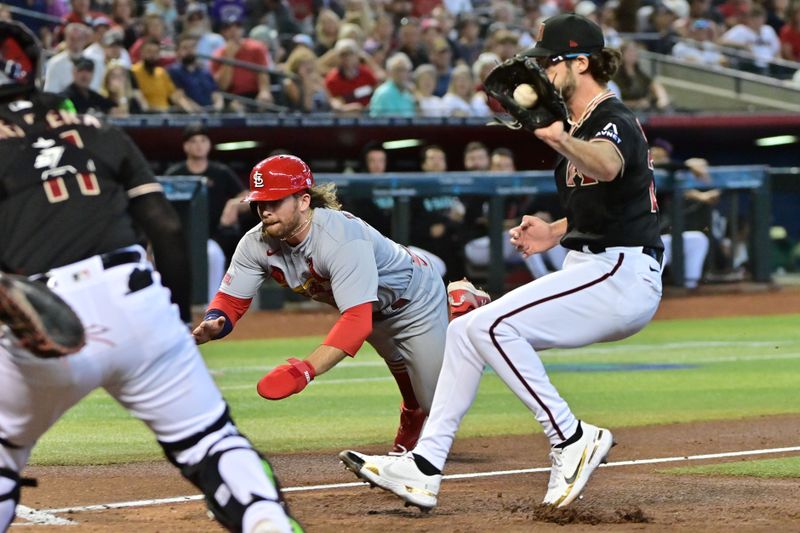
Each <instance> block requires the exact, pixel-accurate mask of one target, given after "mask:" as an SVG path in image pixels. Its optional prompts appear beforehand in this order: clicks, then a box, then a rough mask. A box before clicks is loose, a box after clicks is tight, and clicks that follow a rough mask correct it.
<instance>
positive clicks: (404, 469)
mask: <svg viewBox="0 0 800 533" xmlns="http://www.w3.org/2000/svg"><path fill="white" fill-rule="evenodd" d="M339 459H341V461H342V462H343V463H344V465H345V466H346V467H347V469H348V470H350V471H352V472H353V473H354V474H355V475H357V476H358V477H360V478H361V479H363V480H364V481H366V482H368V483H369V484H370V485H377V486H378V487H380V488H382V489H384V490H387V491H389V492H391V493H393V494H395V495H396V496H399V497H400V499H402V500H403V501H405V502H406V505H415V506H417V507H419V508H420V510H422V511H430V510H431V509H433V508H434V507H436V495H437V494H439V485H441V483H442V476H441V474H437V475H434V476H426V475H425V474H423V473H422V472H420V471H419V468H417V464H416V463H415V462H414V457H413V456H412V455H411V453H405V454H403V455H364V454H362V453H358V452H354V451H351V450H345V451H343V452H341V453H340V454H339Z"/></svg>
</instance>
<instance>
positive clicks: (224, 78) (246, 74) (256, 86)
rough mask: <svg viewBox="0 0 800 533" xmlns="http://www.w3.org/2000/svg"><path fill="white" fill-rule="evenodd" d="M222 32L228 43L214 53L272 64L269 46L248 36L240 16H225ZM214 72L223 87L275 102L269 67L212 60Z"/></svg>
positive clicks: (240, 59) (257, 98) (249, 96)
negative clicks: (253, 68)
mask: <svg viewBox="0 0 800 533" xmlns="http://www.w3.org/2000/svg"><path fill="white" fill-rule="evenodd" d="M220 32H221V33H222V36H223V37H224V38H225V46H224V47H222V48H219V49H217V51H215V52H214V57H217V58H221V59H235V60H236V61H243V62H246V63H252V64H253V65H254V66H256V67H261V68H264V69H266V68H270V67H271V66H272V60H271V59H270V56H269V51H268V50H267V48H266V47H265V46H264V45H263V44H262V43H261V42H259V41H256V40H254V39H249V38H245V37H244V33H243V29H242V21H241V20H240V19H238V18H230V19H226V20H224V21H223V22H222V23H221V25H220ZM211 73H212V75H213V76H214V80H215V81H216V82H217V85H218V86H219V88H220V89H221V90H222V91H225V92H229V93H233V94H235V95H237V96H243V97H245V98H250V99H254V100H256V101H257V102H260V103H266V104H271V103H272V102H273V97H272V92H271V90H270V77H269V74H268V73H267V72H266V71H255V70H251V69H246V68H243V67H238V66H237V67H234V66H233V65H230V64H227V63H222V62H219V61H214V62H212V63H211Z"/></svg>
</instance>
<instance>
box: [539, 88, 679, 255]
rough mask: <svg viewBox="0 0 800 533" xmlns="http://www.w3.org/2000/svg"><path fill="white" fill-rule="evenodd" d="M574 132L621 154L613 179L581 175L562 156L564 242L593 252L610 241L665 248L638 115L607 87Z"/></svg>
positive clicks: (560, 185)
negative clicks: (618, 169) (617, 169)
mask: <svg viewBox="0 0 800 533" xmlns="http://www.w3.org/2000/svg"><path fill="white" fill-rule="evenodd" d="M571 134H572V136H573V137H576V138H578V139H582V140H585V141H598V142H609V143H611V144H612V145H613V146H614V147H615V148H616V149H617V151H618V152H619V155H620V157H621V158H622V171H621V172H620V175H619V176H617V177H616V178H615V179H614V180H613V181H610V182H602V181H599V180H597V179H595V178H592V177H591V176H584V175H582V174H581V173H580V172H578V170H577V169H576V168H575V165H573V164H572V163H571V162H570V161H569V160H567V159H566V158H564V157H560V158H559V160H558V164H557V166H556V171H555V177H556V185H557V186H558V194H559V197H560V200H561V204H562V205H563V206H564V210H565V213H566V216H567V222H568V224H567V232H566V234H565V235H564V237H563V238H562V239H561V244H562V245H563V246H564V247H565V248H571V249H573V250H580V249H581V248H582V247H583V246H584V245H588V246H590V250H591V251H593V252H598V251H601V250H602V249H604V248H609V247H612V246H649V247H653V248H659V249H663V248H664V245H663V244H662V242H661V237H660V236H659V227H658V203H657V201H656V191H655V181H654V177H653V164H652V161H651V159H650V152H649V147H648V144H647V139H646V138H645V135H644V132H643V131H642V128H641V126H640V125H639V121H638V120H637V119H636V117H635V116H634V114H633V113H632V112H631V111H630V110H629V109H628V108H627V107H625V105H623V104H622V102H620V101H619V100H618V99H617V98H616V97H614V95H613V94H612V93H611V92H605V93H602V94H601V95H599V96H598V97H597V98H596V99H595V100H593V101H592V102H591V103H590V104H589V106H588V107H587V109H586V111H585V113H584V116H583V117H582V119H581V121H580V122H579V123H578V124H576V125H575V126H573V129H572V131H571Z"/></svg>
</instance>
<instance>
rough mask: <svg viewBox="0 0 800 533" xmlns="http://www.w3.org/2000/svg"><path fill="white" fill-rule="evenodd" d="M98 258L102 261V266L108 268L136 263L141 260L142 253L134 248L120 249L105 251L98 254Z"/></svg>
mask: <svg viewBox="0 0 800 533" xmlns="http://www.w3.org/2000/svg"><path fill="white" fill-rule="evenodd" d="M100 260H101V261H102V262H103V268H104V269H105V270H108V269H109V268H113V267H115V266H120V265H126V264H128V263H138V262H139V261H141V260H142V254H141V253H140V252H137V251H136V250H122V251H117V252H108V253H105V254H103V255H101V256H100Z"/></svg>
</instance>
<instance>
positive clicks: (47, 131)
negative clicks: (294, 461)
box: [0, 21, 302, 533]
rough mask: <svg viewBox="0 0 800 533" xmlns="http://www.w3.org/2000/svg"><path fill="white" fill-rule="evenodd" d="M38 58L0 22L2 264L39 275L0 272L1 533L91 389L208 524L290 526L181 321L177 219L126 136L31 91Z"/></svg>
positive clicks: (16, 28)
mask: <svg viewBox="0 0 800 533" xmlns="http://www.w3.org/2000/svg"><path fill="white" fill-rule="evenodd" d="M41 51H42V45H41V43H40V42H39V41H38V39H37V38H36V36H35V35H34V34H33V33H32V32H31V31H30V30H29V29H28V28H27V27H25V26H24V25H22V24H20V23H19V22H15V21H0V124H2V128H0V227H2V228H3V236H2V238H0V265H2V270H3V271H6V272H14V273H16V274H21V275H25V276H32V277H34V279H37V280H38V279H41V280H45V279H46V280H47V283H46V286H45V285H43V284H42V283H41V282H30V281H28V280H27V279H24V278H19V277H15V276H12V275H2V277H0V321H1V322H2V323H0V335H1V336H0V531H5V530H6V529H7V528H8V527H9V525H10V524H11V522H12V521H13V520H14V516H15V509H16V506H17V504H18V503H19V501H20V498H21V497H22V496H23V495H22V492H21V487H22V486H24V485H25V484H26V483H25V479H24V478H22V473H23V471H24V469H25V466H26V465H27V462H28V459H29V458H30V455H31V452H32V450H33V448H34V446H35V445H36V443H37V442H38V440H39V439H40V437H41V436H42V435H43V434H44V433H45V432H46V431H47V430H48V429H49V428H50V426H51V425H52V424H54V423H55V422H56V421H57V420H58V419H59V418H60V417H61V416H62V415H63V414H64V413H66V412H67V411H68V410H69V409H71V408H72V407H73V406H74V405H75V404H76V403H78V402H79V401H80V400H81V399H82V398H84V397H85V396H87V395H88V394H90V393H91V392H92V391H93V390H95V389H97V388H101V387H102V388H103V389H105V391H106V392H108V394H109V395H111V396H112V397H113V398H114V399H115V400H117V402H118V403H119V404H120V405H122V406H123V407H125V408H126V409H127V410H128V412H130V413H131V414H132V415H133V416H135V417H137V418H138V419H140V420H141V421H142V422H144V423H145V424H146V425H147V427H148V428H149V429H150V430H151V431H152V433H153V434H154V436H155V437H156V439H157V440H158V443H159V444H160V445H161V448H162V450H163V451H164V454H165V456H166V457H167V459H168V460H169V461H170V462H171V463H172V464H173V465H174V466H175V467H176V468H177V469H178V470H179V471H180V473H181V474H182V475H183V476H184V477H185V478H186V479H187V480H189V481H190V482H191V483H192V484H193V485H194V486H195V487H197V489H199V490H200V491H202V493H203V495H204V496H205V499H206V505H207V507H208V509H209V512H210V513H211V514H212V515H213V516H214V518H216V519H217V521H218V522H219V523H220V525H222V526H223V527H225V528H227V529H228V530H229V531H235V532H240V531H241V532H245V533H265V532H270V533H274V532H280V533H295V532H297V531H301V529H302V528H301V527H300V526H299V525H298V524H297V522H296V521H294V519H292V518H291V517H290V516H289V514H288V510H287V507H286V502H285V501H284V500H283V497H282V495H281V492H280V487H279V486H278V483H277V480H276V479H275V476H274V473H273V471H272V468H271V466H270V465H269V462H268V461H267V459H266V458H264V457H263V456H262V455H261V454H260V453H259V452H258V451H257V450H256V449H255V448H254V447H253V445H252V444H251V443H250V441H249V440H248V439H247V438H246V437H245V436H244V435H242V434H241V433H240V432H239V430H238V428H237V426H236V424H235V423H234V421H233V419H232V418H231V415H230V411H229V409H228V406H227V404H226V402H225V400H224V399H223V398H222V395H221V394H220V391H219V389H218V388H217V386H216V385H215V383H214V381H213V379H212V378H211V376H210V374H209V373H208V369H207V368H206V366H205V364H204V363H203V359H202V357H201V355H200V352H199V351H198V350H197V347H196V346H195V344H194V341H193V339H192V337H191V335H190V334H189V331H188V330H187V329H186V326H185V323H184V321H183V320H181V315H183V319H184V320H187V321H188V320H190V319H191V313H190V307H189V295H190V279H189V276H187V274H186V273H187V272H188V271H189V270H190V268H189V256H188V250H187V249H186V245H185V242H186V241H185V239H184V235H183V231H182V229H181V224H180V218H179V217H178V214H177V213H176V212H175V210H174V209H173V208H172V206H171V205H170V203H169V201H168V200H167V198H166V196H165V195H164V191H163V188H162V187H161V185H160V184H159V183H158V182H157V181H156V179H155V176H153V174H152V172H151V171H150V168H149V165H148V164H147V161H146V160H145V158H144V156H143V155H142V153H141V152H140V151H139V149H138V148H136V146H135V145H134V144H133V142H132V141H131V140H130V138H129V137H128V136H127V135H125V133H124V132H123V131H122V130H120V129H119V128H116V127H115V126H112V125H107V124H103V123H101V122H100V121H99V120H98V119H97V118H96V117H93V116H90V115H78V114H75V113H74V112H72V111H69V107H68V106H66V105H65V102H64V99H63V98H62V97H60V96H58V95H55V94H51V93H45V92H40V91H39V90H38V88H37V79H38V75H37V74H38V73H40V72H41V67H42V66H43V63H42V58H41ZM140 230H141V232H143V234H144V236H146V237H147V239H148V240H149V241H150V243H151V244H152V247H153V253H154V256H155V258H156V261H157V262H158V270H155V269H154V267H153V265H152V264H151V263H150V261H149V260H148V259H147V256H146V254H145V251H144V248H143V247H142V246H141V237H140V235H141V233H140ZM50 291H52V292H50ZM53 293H55V294H57V295H58V297H56V296H55V294H53ZM61 299H63V301H62V300H61ZM64 302H66V303H67V304H69V307H68V306H67V305H66V304H64ZM70 307H71V308H72V309H74V312H73V311H72V309H70ZM76 314H77V316H76ZM77 317H80V320H78V318H77ZM81 322H82V323H83V324H84V325H85V327H86V331H87V332H89V333H90V334H89V335H88V342H86V345H85V346H83V348H81V346H82V345H83V343H84V335H85V334H84V331H83V327H82V326H81ZM75 351H77V353H73V352H75ZM67 354H72V355H68V356H67V357H59V356H62V355H67ZM96 490H97V491H98V494H99V491H102V488H99V487H98V488H97V489H96ZM198 518H199V519H201V520H202V519H203V515H202V514H199V516H198ZM200 528H203V526H200ZM166 529H169V528H166Z"/></svg>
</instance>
